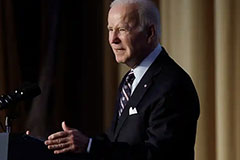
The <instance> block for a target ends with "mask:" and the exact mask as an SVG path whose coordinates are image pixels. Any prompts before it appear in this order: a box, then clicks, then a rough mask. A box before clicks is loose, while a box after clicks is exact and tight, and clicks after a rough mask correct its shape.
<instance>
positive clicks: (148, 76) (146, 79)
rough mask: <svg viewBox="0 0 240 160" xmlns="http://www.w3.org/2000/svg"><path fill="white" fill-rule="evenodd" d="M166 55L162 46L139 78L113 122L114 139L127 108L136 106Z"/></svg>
mask: <svg viewBox="0 0 240 160" xmlns="http://www.w3.org/2000/svg"><path fill="white" fill-rule="evenodd" d="M166 55H167V53H166V51H165V50H164V48H163V50H162V52H161V53H160V55H159V56H158V57H157V58H156V59H155V61H154V62H153V64H152V65H151V66H150V67H149V69H148V71H147V72H146V73H145V75H144V76H143V78H142V79H141V81H140V82H139V84H138V85H137V87H136V89H135V90H134V92H133V94H132V96H131V98H130V100H129V101H128V103H127V105H126V107H125V108H124V111H123V113H122V115H121V117H119V120H118V123H115V124H116V125H117V126H116V127H115V128H116V129H115V134H114V139H115V140H116V138H117V136H118V133H119V131H120V129H121V127H122V126H123V124H124V122H125V120H126V119H127V117H128V115H129V108H130V107H137V106H138V103H139V102H140V100H141V99H142V97H143V96H144V94H145V93H146V91H147V90H148V88H149V87H150V86H151V84H152V79H153V77H154V76H155V75H157V74H158V73H159V72H160V71H161V64H162V63H161V61H162V60H163V57H164V56H166ZM118 100H119V98H118Z"/></svg>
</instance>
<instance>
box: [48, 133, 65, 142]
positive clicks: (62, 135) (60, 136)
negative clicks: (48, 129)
mask: <svg viewBox="0 0 240 160" xmlns="http://www.w3.org/2000/svg"><path fill="white" fill-rule="evenodd" d="M67 136H68V132H65V131H60V132H57V133H54V134H51V135H50V136H48V139H49V140H54V139H58V138H62V137H67Z"/></svg>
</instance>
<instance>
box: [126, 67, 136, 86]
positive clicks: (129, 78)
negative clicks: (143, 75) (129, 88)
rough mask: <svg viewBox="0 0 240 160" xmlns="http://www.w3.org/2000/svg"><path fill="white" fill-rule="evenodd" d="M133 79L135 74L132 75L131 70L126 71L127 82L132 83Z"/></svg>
mask: <svg viewBox="0 0 240 160" xmlns="http://www.w3.org/2000/svg"><path fill="white" fill-rule="evenodd" d="M134 79H135V76H134V73H133V71H132V70H131V71H130V72H129V73H128V75H127V77H126V81H127V82H128V83H130V84H132V83H133V81H134Z"/></svg>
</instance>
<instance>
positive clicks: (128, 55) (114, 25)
mask: <svg viewBox="0 0 240 160" xmlns="http://www.w3.org/2000/svg"><path fill="white" fill-rule="evenodd" d="M108 30H109V43H110V45H111V47H112V50H113V52H114V54H115V58H116V61H117V62H118V63H125V64H127V65H128V66H129V67H131V68H134V67H135V66H136V65H138V63H140V61H141V60H142V57H143V56H144V54H145V48H146V45H147V36H146V33H145V32H144V31H143V30H142V29H141V28H140V23H139V15H138V12H137V6H136V5H117V6H113V7H112V8H111V9H110V11H109V14H108Z"/></svg>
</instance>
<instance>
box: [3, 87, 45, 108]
mask: <svg viewBox="0 0 240 160" xmlns="http://www.w3.org/2000/svg"><path fill="white" fill-rule="evenodd" d="M39 94H41V89H40V88H39V86H38V85H37V84H36V83H27V84H25V85H23V86H22V87H21V88H19V89H16V90H15V91H14V92H12V93H10V94H7V95H1V96H0V110H2V109H5V108H8V106H9V105H11V104H13V103H16V102H19V101H22V100H27V99H32V98H34V97H36V96H38V95H39Z"/></svg>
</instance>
